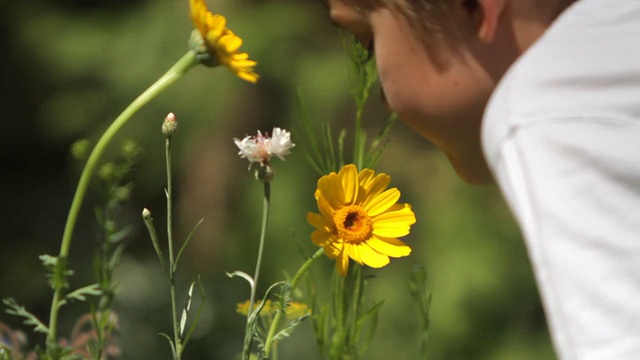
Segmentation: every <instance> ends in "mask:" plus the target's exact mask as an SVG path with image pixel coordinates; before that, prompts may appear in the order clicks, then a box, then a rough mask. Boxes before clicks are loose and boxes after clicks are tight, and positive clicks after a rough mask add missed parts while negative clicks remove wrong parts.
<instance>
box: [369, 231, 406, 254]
mask: <svg viewBox="0 0 640 360" xmlns="http://www.w3.org/2000/svg"><path fill="white" fill-rule="evenodd" d="M367 244H368V245H369V246H371V248H372V249H373V250H375V251H377V252H379V253H381V254H384V255H387V256H391V257H394V258H397V257H403V256H407V255H409V254H411V248H410V247H409V245H407V244H405V243H404V242H402V241H400V240H398V239H394V238H383V237H378V236H374V237H372V238H371V239H369V240H367Z"/></svg>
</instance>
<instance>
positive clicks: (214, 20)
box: [189, 0, 259, 83]
mask: <svg viewBox="0 0 640 360" xmlns="http://www.w3.org/2000/svg"><path fill="white" fill-rule="evenodd" d="M189 4H190V6H191V20H193V23H194V25H195V26H196V30H194V34H196V39H193V38H192V41H193V46H194V47H197V48H198V50H197V51H196V52H198V54H199V55H204V58H199V59H200V61H201V62H203V63H205V64H206V65H209V66H216V65H219V64H222V65H224V66H226V67H227V68H228V69H229V70H231V72H233V73H234V74H236V75H237V76H238V77H239V78H241V79H244V80H247V81H249V82H252V83H255V82H256V81H258V78H259V76H258V74H257V73H256V72H255V71H253V67H254V66H256V64H257V63H256V62H255V61H253V60H249V55H248V54H247V53H245V52H240V51H238V49H239V48H240V46H241V45H242V39H241V38H240V37H238V36H237V35H235V34H234V33H233V32H232V31H231V30H229V29H227V28H226V24H227V19H225V18H224V16H222V15H220V14H213V13H211V12H210V11H209V9H207V4H206V3H205V0H189ZM198 34H199V36H197V35H198Z"/></svg>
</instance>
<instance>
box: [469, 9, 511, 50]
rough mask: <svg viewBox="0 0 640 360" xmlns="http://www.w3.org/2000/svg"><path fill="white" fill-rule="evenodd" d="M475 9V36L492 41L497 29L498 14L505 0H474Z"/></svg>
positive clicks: (501, 11)
mask: <svg viewBox="0 0 640 360" xmlns="http://www.w3.org/2000/svg"><path fill="white" fill-rule="evenodd" d="M476 1H477V6H476V9H475V11H476V12H478V13H480V14H476V16H478V17H479V18H478V27H477V36H478V39H480V41H482V42H485V43H489V42H491V41H493V39H494V37H495V36H496V31H497V29H498V22H499V21H500V16H501V15H502V13H503V11H504V10H505V0H476Z"/></svg>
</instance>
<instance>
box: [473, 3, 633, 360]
mask: <svg viewBox="0 0 640 360" xmlns="http://www.w3.org/2000/svg"><path fill="white" fill-rule="evenodd" d="M482 140H483V146H484V153H485V156H486V158H487V161H488V162H489V164H490V166H491V168H492V171H493V172H494V174H495V177H496V180H497V182H498V183H499V185H500V187H501V189H502V191H503V193H504V196H505V198H506V199H507V202H508V203H509V205H510V207H511V209H512V210H513V212H514V214H515V216H516V218H517V220H518V222H519V224H520V226H521V229H522V233H523V235H524V237H525V240H526V244H527V248H528V250H529V255H530V258H531V262H532V264H533V267H534V272H535V275H536V280H537V282H538V286H539V289H540V293H541V296H542V298H543V303H544V307H545V311H546V315H547V320H548V323H549V327H550V331H551V335H552V338H553V341H554V344H555V347H556V350H557V353H558V355H559V358H560V359H565V360H573V359H580V360H621V359H622V360H625V359H629V360H638V359H640V0H617V1H613V0H581V1H578V2H577V3H575V4H574V5H573V6H571V7H570V8H569V9H567V10H566V11H565V12H564V13H563V14H562V15H561V16H560V17H559V18H558V19H557V20H556V22H554V24H553V25H552V26H551V27H550V28H549V30H548V31H547V32H545V34H544V35H543V36H542V37H541V38H540V39H539V40H538V41H537V42H536V43H535V44H534V45H533V46H532V47H531V48H530V49H529V50H527V52H526V53H525V54H524V55H523V56H521V58H520V59H519V60H518V61H517V62H516V63H515V64H514V65H513V66H512V67H511V69H509V71H508V72H507V74H506V75H505V76H504V78H503V79H502V81H501V82H500V84H499V85H498V88H497V89H496V91H495V93H494V94H493V97H492V98H491V101H490V102H489V105H488V107H487V110H486V113H485V119H484V123H483V129H482Z"/></svg>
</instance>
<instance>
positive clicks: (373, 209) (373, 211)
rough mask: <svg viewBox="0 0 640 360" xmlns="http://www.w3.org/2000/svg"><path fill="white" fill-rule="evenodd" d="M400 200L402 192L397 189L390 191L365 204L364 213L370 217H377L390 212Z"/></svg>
mask: <svg viewBox="0 0 640 360" xmlns="http://www.w3.org/2000/svg"><path fill="white" fill-rule="evenodd" d="M398 199H400V191H399V190H398V189H396V188H392V189H389V190H387V191H385V192H383V193H382V194H380V195H378V196H376V197H374V198H371V199H370V200H369V201H368V202H367V203H365V204H364V211H366V212H367V213H368V214H369V216H371V217H375V216H377V215H379V214H382V213H383V212H385V211H387V210H389V208H391V207H392V206H393V205H395V203H396V202H398Z"/></svg>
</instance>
